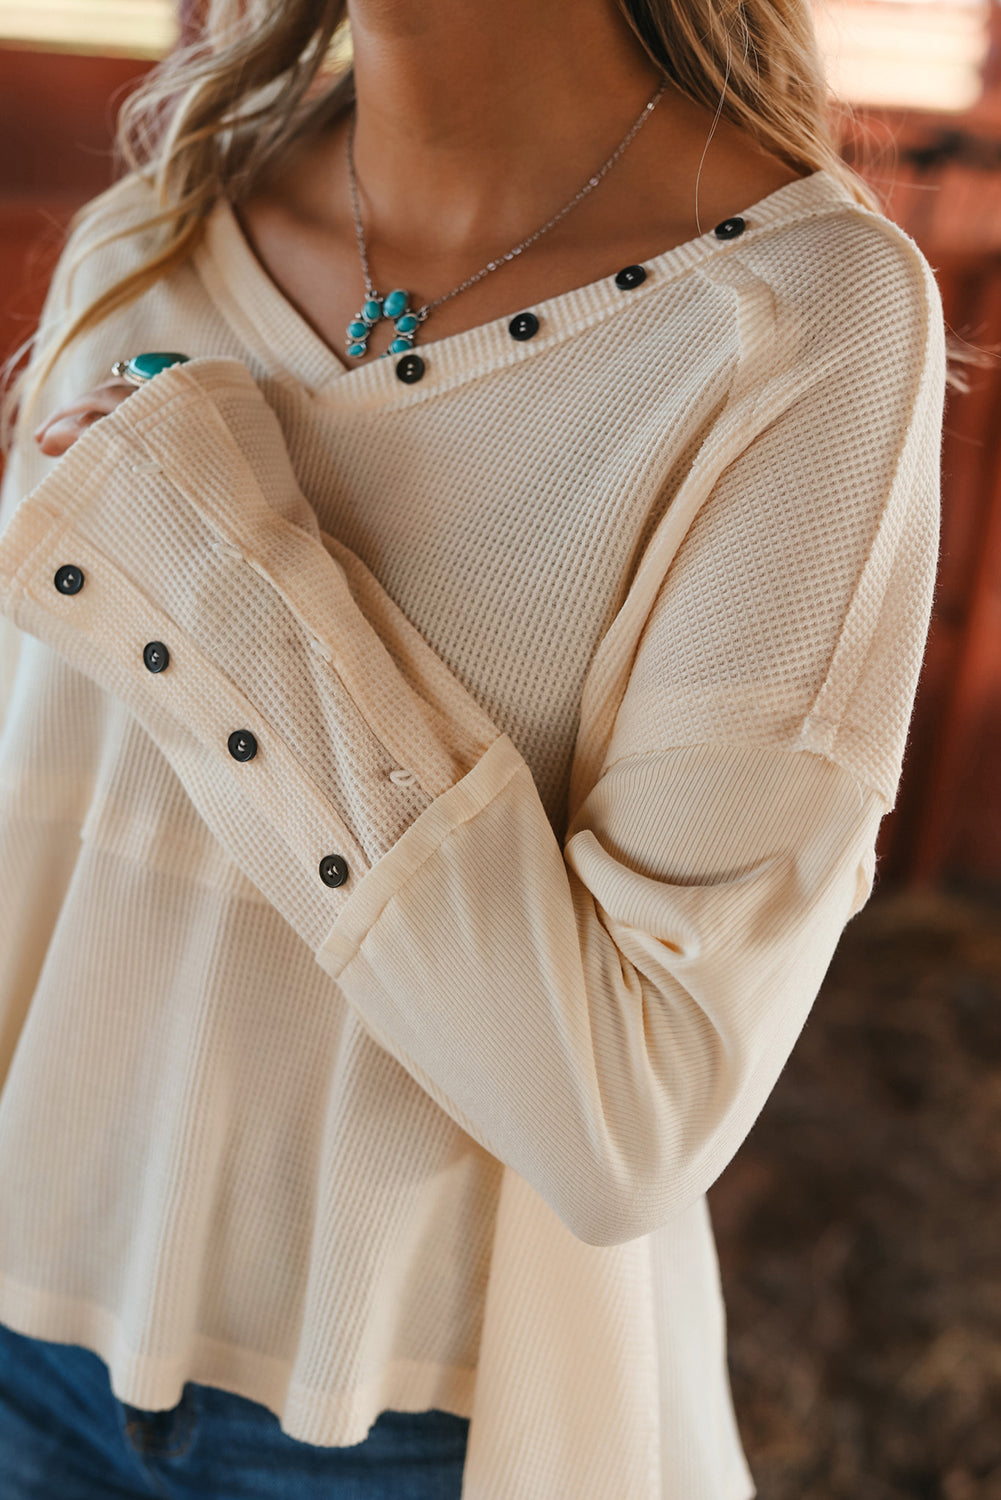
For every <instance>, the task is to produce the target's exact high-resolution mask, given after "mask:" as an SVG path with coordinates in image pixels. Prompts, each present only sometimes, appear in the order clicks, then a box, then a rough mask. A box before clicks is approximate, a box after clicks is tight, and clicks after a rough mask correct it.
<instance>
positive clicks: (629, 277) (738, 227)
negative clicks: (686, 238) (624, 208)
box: [396, 216, 747, 385]
mask: <svg viewBox="0 0 1001 1500" xmlns="http://www.w3.org/2000/svg"><path fill="white" fill-rule="evenodd" d="M746 228H747V225H746V223H745V222H744V220H743V219H741V218H739V217H736V216H735V217H734V218H732V219H724V220H723V221H722V223H720V224H717V225H716V228H715V229H714V230H713V234H714V235H715V236H716V238H717V239H718V240H734V239H736V238H737V236H738V235H740V234H743V233H744V230H745V229H746ZM644 281H646V267H645V266H623V267H622V270H621V271H616V273H615V285H616V286H617V287H619V288H620V289H621V290H622V291H624V292H628V291H632V289H633V287H637V286H642V284H643V282H644ZM507 331H508V333H509V334H510V335H511V337H512V338H513V339H517V340H518V341H519V342H524V340H525V339H534V337H535V335H536V334H537V333H538V331H539V320H538V318H537V317H536V316H535V313H533V312H522V313H518V314H516V316H515V317H513V318H512V319H511V321H510V323H509V324H508V325H507ZM425 368H426V366H425V364H424V361H423V360H422V359H421V357H420V355H419V354H405V355H404V356H403V358H402V359H400V360H397V362H396V378H397V380H402V381H403V383H404V384H405V385H413V384H414V382H415V381H417V380H420V379H421V378H422V376H423V374H424V370H425Z"/></svg>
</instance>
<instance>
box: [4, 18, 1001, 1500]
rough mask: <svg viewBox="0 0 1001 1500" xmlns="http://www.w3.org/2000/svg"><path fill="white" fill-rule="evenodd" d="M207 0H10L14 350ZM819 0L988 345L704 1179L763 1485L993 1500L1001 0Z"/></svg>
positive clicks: (8, 338) (855, 140)
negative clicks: (870, 743)
mask: <svg viewBox="0 0 1001 1500" xmlns="http://www.w3.org/2000/svg"><path fill="white" fill-rule="evenodd" d="M190 11H191V0H30V3H25V0H0V357H4V356H6V355H7V354H9V353H11V352H12V350H13V349H14V348H15V347H16V346H17V345H19V344H20V343H21V342H22V340H23V339H24V338H25V337H26V336H27V334H28V333H29V332H30V331H31V328H32V326H33V322H34V319H35V318H36V316H37V313H38V310H39V308H40V306H41V300H42V297H43V296H44V292H45V287H46V284H47V280H48V276H49V273H50V271H51V268H52V264H53V262H54V259H55V256H56V255H57V254H58V250H59V247H60V244H61V238H62V234H63V231H64V228H65V225H66V223H67V221H68V219H69V217H70V216H71V214H72V213H73V211H74V209H75V208H77V207H78V206H79V205H80V204H81V203H82V202H84V201H85V200H86V199H87V198H89V197H91V196H93V194H95V193H96V192H99V191H100V190H101V189H102V188H103V187H104V186H106V185H107V183H108V182H109V181H110V180H111V177H112V172H113V162H112V155H111V138H112V133H113V129H114V119H115V114H116V110H117V106H118V105H119V104H120V102H121V100H122V98H123V97H124V95H125V94H126V93H127V91H128V89H129V88H130V87H131V86H133V85H134V83H135V82H136V81H137V80H138V79H139V78H140V77H141V76H142V74H143V73H144V71H145V70H146V69H148V68H149V67H150V66H151V65H152V64H153V62H154V61H155V60H156V58H157V57H159V56H161V55H162V54H163V53H164V52H165V51H166V50H168V49H169V48H170V47H171V46H172V45H173V44H174V42H175V41H176V39H177V37H178V36H179V34H181V32H182V31H183V29H184V28H185V26H186V25H188V24H189V22H190ZM815 14H816V21H817V28H818V32H819V35H820V38H821V43H822V46H823V49H824V51H825V54H826V56H827V58H828V64H829V69H830V76H831V82H832V84H833V86H834V88H835V90H836V92H837V93H838V94H839V96H840V97H841V98H843V99H844V100H845V101H846V102H847V103H848V104H850V105H851V106H852V113H851V115H850V116H849V117H847V118H846V121H845V123H844V126H843V141H842V149H843V152H844V154H845V156H846V157H847V158H848V159H849V160H850V161H852V162H853V164H855V165H856V166H857V167H858V168H859V169H860V170H861V171H863V172H864V174H865V175H866V176H867V177H868V179H869V180H870V182H871V183H872V185H873V187H874V188H875V189H876V191H877V193H878V194H879V196H880V198H881V200H882V202H883V204H884V207H885V211H886V212H887V213H888V214H889V215H890V217H891V218H894V219H895V220H896V221H897V222H898V223H900V224H901V225H902V226H903V227H904V228H905V229H906V230H907V232H908V233H909V234H910V235H911V236H912V237H913V238H914V239H915V240H916V241H917V243H918V244H919V245H920V247H921V249H922V250H923V251H924V253H925V255H926V256H927V258H928V260H929V261H930V262H931V264H932V266H933V267H934V268H935V271H936V274H937V276H938V281H939V285H940V287H941V291H942V297H943V301H944V305H945V312H946V318H947V321H948V323H949V325H950V327H951V329H952V330H953V332H954V333H955V334H956V335H957V336H958V337H959V338H961V339H963V340H966V341H967V342H968V343H969V345H970V346H971V347H973V348H975V349H979V350H981V351H988V352H989V353H990V352H991V351H993V353H994V357H993V358H989V357H988V358H986V359H985V360H984V362H983V363H982V364H981V365H980V366H973V367H970V368H969V369H968V370H967V372H966V375H967V380H968V383H969V386H970V389H969V390H968V391H967V392H964V393H958V392H955V391H950V393H949V397H948V401H947V407H946V433H945V447H944V491H943V499H944V504H943V530H942V559H941V566H940V572H939V584H938V593H937V602H936V607H935V614H934V619H933V623H932V630H931V636H930V639H929V644H928V652H927V656H926V660H925V667H924V672H923V675H922V681H921V687H920V691H919V695H918V701H917V708H916V712H915V719H914V726H913V729H912V733H911V739H910V744H909V748H908V753H907V758H906V761H905V766H904V778H903V782H902V785H901V790H900V795H899V798H898V802H897V806H896V808H895V809H894V811H893V813H892V814H891V815H890V816H889V817H888V818H887V819H886V820H885V821H884V824H883V829H882V833H881V837H880V849H879V876H878V883H877V888H876V890H875V893H874V895H873V897H872V899H871V900H870V902H869V904H868V906H867V907H866V908H865V909H864V911H863V912H862V913H861V914H860V915H859V916H858V917H857V918H856V919H855V920H854V921H853V922H851V923H850V924H849V927H848V929H847V930H846V932H845V935H844V937H843V939H842V942H841V944H840V946H839V949H838V952H837V954H836V956H835V959H834V962H833V964H832V966H831V969H830V972H829V974H828V976H827V980H826V982H825V985H824V989H823V991H822V993H821V996H820V998H819V999H818V1001H817V1004H816V1006H815V1007H814V1011H813V1013H812V1015H811V1018H810V1020H809V1022H808V1023H807V1027H806V1030H805V1031H804V1034H803V1036H802V1038H801V1040H800V1042H799V1044H798V1046H797V1048H796V1050H795V1052H794V1054H793V1057H792V1059H791V1061H790V1062H789V1064H788V1066H787V1067H786V1069H785V1070H784V1072H783V1075H782V1077H781V1079H780V1081H779V1084H778V1087H777V1089H776V1091H775V1093H774V1094H773V1096H772V1098H771V1099H770V1100H769V1102H768V1104H767V1105H766V1107H765V1110H764V1111H763V1113H762V1115H761V1117H760V1119H759V1120H758V1122H757V1124H756V1125H755V1128H754V1130H753V1132H752V1134H751V1136H750V1137H749V1139H748V1140H747V1142H746V1143H745V1145H744V1146H743V1147H742V1149H741V1151H740V1152H739V1153H738V1155H737V1157H736V1158H735V1160H734V1161H733V1163H732V1164H731V1165H730V1167H729V1168H728V1169H727V1171H726V1172H725V1173H724V1174H723V1176H722V1177H721V1178H720V1180H719V1181H718V1182H717V1183H716V1185H715V1186H714V1188H713V1190H712V1192H711V1194H710V1202H711V1207H712V1213H713V1219H714V1223H715V1225H716V1231H717V1238H718V1242H719V1251H720V1261H721V1269H722V1274H723V1280H724V1289H725V1293H726V1300H727V1306H728V1311H729V1322H730V1362H731V1375H732V1380H733V1389H734V1398H735V1402H736V1406H737V1414H738V1419H739V1421H740V1426H741V1431H742V1435H743V1439H744V1443H745V1447H746V1450H747V1454H748V1458H749V1461H750V1464H751V1467H752V1470H753V1472H754V1474H755V1478H756V1481H757V1484H758V1493H759V1497H760V1500H904V1497H907V1500H1001V1208H999V1199H1001V1192H999V1187H1001V796H999V792H998V786H999V782H1001V755H999V749H1001V5H999V4H998V0H825V3H819V0H818V4H817V6H816V11H815ZM609 1500H628V1497H624V1496H623V1497H609Z"/></svg>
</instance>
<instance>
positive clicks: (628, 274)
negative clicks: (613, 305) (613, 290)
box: [615, 266, 646, 292]
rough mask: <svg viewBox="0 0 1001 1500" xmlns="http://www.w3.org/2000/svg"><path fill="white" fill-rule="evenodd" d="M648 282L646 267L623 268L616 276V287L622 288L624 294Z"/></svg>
mask: <svg viewBox="0 0 1001 1500" xmlns="http://www.w3.org/2000/svg"><path fill="white" fill-rule="evenodd" d="M644 281H646V266H623V267H622V270H621V271H617V272H616V274H615V285H616V286H618V287H621V288H622V290H623V291H624V292H629V291H631V290H632V289H633V287H634V286H641V285H642V284H643V282H644Z"/></svg>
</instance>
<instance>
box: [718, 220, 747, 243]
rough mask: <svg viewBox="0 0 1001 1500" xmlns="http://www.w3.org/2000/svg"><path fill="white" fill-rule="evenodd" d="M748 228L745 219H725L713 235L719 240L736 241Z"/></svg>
mask: <svg viewBox="0 0 1001 1500" xmlns="http://www.w3.org/2000/svg"><path fill="white" fill-rule="evenodd" d="M746 228H747V225H746V224H745V223H744V221H743V219H739V218H738V219H724V220H723V222H722V224H717V225H716V228H715V229H714V230H713V234H714V235H715V236H716V238H717V239H718V240H735V239H736V238H737V236H738V234H743V233H744V230H745V229H746Z"/></svg>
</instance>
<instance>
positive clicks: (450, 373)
mask: <svg viewBox="0 0 1001 1500" xmlns="http://www.w3.org/2000/svg"><path fill="white" fill-rule="evenodd" d="M854 206H855V201H854V199H853V198H852V197H851V195H850V193H849V191H848V189H847V187H845V186H844V184H842V183H840V182H839V181H838V179H836V178H834V177H833V176H831V174H830V173H828V172H826V171H825V170H824V169H822V168H821V169H818V170H817V171H815V172H812V173H809V174H808V175H807V176H805V177H802V178H796V179H795V180H794V181H792V182H790V183H786V184H784V186H782V187H780V188H777V189H775V191H774V192H772V193H770V194H768V195H767V196H766V197H764V198H762V199H760V200H759V201H758V202H757V203H755V204H753V205H748V206H747V208H746V209H745V210H744V212H743V215H740V216H734V217H745V220H746V223H747V234H746V235H744V236H742V237H741V240H742V243H745V242H746V240H747V238H748V236H749V235H750V234H751V233H752V226H753V232H755V233H759V232H761V231H764V230H768V229H770V228H773V227H776V226H781V225H783V224H785V223H789V222H792V221H793V220H795V219H796V218H798V217H802V216H804V215H810V214H811V213H816V212H818V211H827V212H829V211H832V210H834V209H836V208H838V207H854ZM721 222H725V221H721ZM724 244H725V242H723V241H721V240H719V239H718V238H717V237H716V235H715V233H714V230H713V229H712V228H710V229H708V230H706V231H705V232H703V233H702V234H700V235H698V236H696V237H694V238H692V239H689V240H686V241H684V242H683V243H682V244H680V245H674V246H671V247H670V248H668V249H667V250H664V251H661V252H660V253H659V254H657V255H654V256H650V257H647V258H646V260H645V261H644V262H643V266H644V269H645V271H646V273H647V275H646V278H645V280H644V284H643V285H642V286H641V287H636V288H634V289H633V294H632V295H631V296H630V297H624V296H623V292H622V289H621V288H620V287H617V286H616V285H615V281H614V277H615V274H616V272H615V270H614V269H612V270H611V271H610V272H609V273H608V274H607V275H605V276H604V277H600V278H597V279H596V280H595V281H592V282H589V283H586V284H585V285H583V286H580V287H574V288H570V289H568V290H567V291H565V292H560V293H557V294H556V295H555V296H553V297H550V298H545V299H543V300H541V301H539V302H538V303H536V304H533V305H532V307H531V311H532V313H533V315H534V316H536V317H538V318H539V319H540V323H541V324H542V328H541V330H540V333H539V335H538V336H536V337H533V338H531V339H527V340H524V341H518V340H515V339H513V338H512V336H511V334H510V331H509V325H510V323H511V321H512V316H516V315H511V314H507V315H504V316H502V317H500V318H496V319H493V320H491V321H490V322H487V323H482V324H478V325H477V326H476V327H475V328H472V329H466V330H464V331H463V332H460V333H456V334H451V335H447V336H445V337H444V338H442V339H439V340H434V339H432V340H431V341H430V342H428V343H425V344H424V345H423V346H421V357H422V359H423V360H424V363H425V367H426V368H425V373H424V375H423V377H422V378H421V379H420V380H418V381H416V382H414V383H412V384H409V383H407V382H405V381H403V380H401V379H400V378H399V377H398V376H397V375H396V371H395V362H394V361H393V360H392V359H380V358H374V359H373V360H372V361H371V362H370V363H368V362H366V363H362V364H358V365H353V366H347V365H345V364H344V363H343V362H342V361H341V359H340V358H339V357H338V355H337V354H336V353H335V351H334V349H333V348H331V347H330V346H329V345H327V344H325V343H324V342H323V340H322V339H321V338H320V336H319V335H318V334H317V333H316V332H315V331H314V330H313V328H312V327H311V326H310V325H309V323H307V322H306V320H305V318H304V317H303V316H302V315H301V314H300V313H299V312H298V310H297V309H296V308H295V307H294V306H293V305H292V304H291V303H290V302H289V301H288V300H287V299H286V297H285V296H284V294H283V293H282V292H281V291H280V289H279V288H278V286H277V284H276V283H275V282H274V281H272V279H271V277H270V276H269V275H268V273H267V271H266V270H265V269H264V267H263V266H262V265H261V264H260V262H259V261H258V260H257V258H256V256H255V255H254V253H253V251H252V250H251V248H250V245H249V243H248V241H247V240H246V238H245V236H244V234H243V231H242V229H241V227H240V225H239V222H238V220H237V219H236V216H235V213H234V211H233V209H232V207H231V205H230V204H229V203H227V202H226V201H225V200H224V199H220V200H219V202H218V203H217V204H216V206H215V208H214V209H213V211H212V213H211V214H210V215H209V218H208V221H207V224H206V231H205V235H204V238H203V240H202V243H201V244H200V245H199V247H198V248H197V250H196V251H195V255H194V266H195V269H196V271H197V272H198V274H199V276H200V277H201V279H202V282H203V284H204V285H205V288H206V291H207V292H208V294H209V296H210V298H211V299H212V301H213V302H214V303H215V305H216V307H217V309H218V310H219V312H220V313H222V315H223V316H224V317H225V318H226V320H227V321H228V322H229V323H230V325H231V327H233V329H234V331H235V332H236V333H237V335H238V337H239V338H240V340H241V342H242V343H243V344H244V345H245V346H246V348H247V349H248V350H251V351H254V352H255V353H256V354H257V356H258V358H259V360H260V363H261V364H262V365H263V367H264V368H265V369H266V370H269V371H271V372H272V373H273V376H274V378H279V379H281V378H286V379H288V378H290V379H292V380H293V381H295V382H296V384H298V385H300V386H302V387H304V388H305V390H306V392H307V393H308V394H309V395H310V397H311V398H312V399H313V400H315V401H320V402H323V403H324V404H329V405H330V406H332V407H336V408H339V409H341V410H350V409H359V410H372V409H377V408H383V407H399V406H404V405H410V404H412V403H416V402H421V401H425V400H428V399H432V398H434V397H436V396H438V395H440V394H443V393H444V392H446V391H450V390H452V389H454V388H455V387H456V386H458V385H462V384H466V383H467V382H469V381H471V380H475V379H478V378H479V377H481V376H482V375H485V374H488V373H490V372H491V371H493V370H501V369H504V368H506V367H508V366H510V365H512V364H514V363H517V362H520V361H522V360H524V359H532V358H535V357H537V356H541V355H542V354H543V353H545V352H546V351H547V350H549V349H551V348H552V347H553V346H554V345H556V344H559V343H562V342H563V341H564V340H566V339H567V338H571V337H575V336H576V335H578V334H579V333H581V332H583V331H585V330H586V329H588V328H590V327H592V326H593V325H595V324H597V323H599V322H601V321H603V320H604V319H605V318H607V317H611V316H614V315H615V314H616V312H620V311H622V309H623V308H624V307H625V306H626V305H627V304H633V303H634V299H635V298H639V297H643V296H646V295H649V294H650V293H652V292H653V291H654V289H657V288H663V287H664V286H666V285H667V284H669V283H673V282H674V281H676V280H677V279H678V277H679V276H682V275H684V274H686V273H688V272H690V271H692V270H695V269H696V268H698V267H699V266H700V265H704V264H706V263H707V262H708V261H709V260H710V259H711V258H713V257H714V256H716V255H718V254H719V253H720V251H721V249H722V248H724ZM620 269H624V268H620ZM522 311H523V312H527V311H529V309H527V308H525V309H522ZM401 358H406V356H401Z"/></svg>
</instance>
